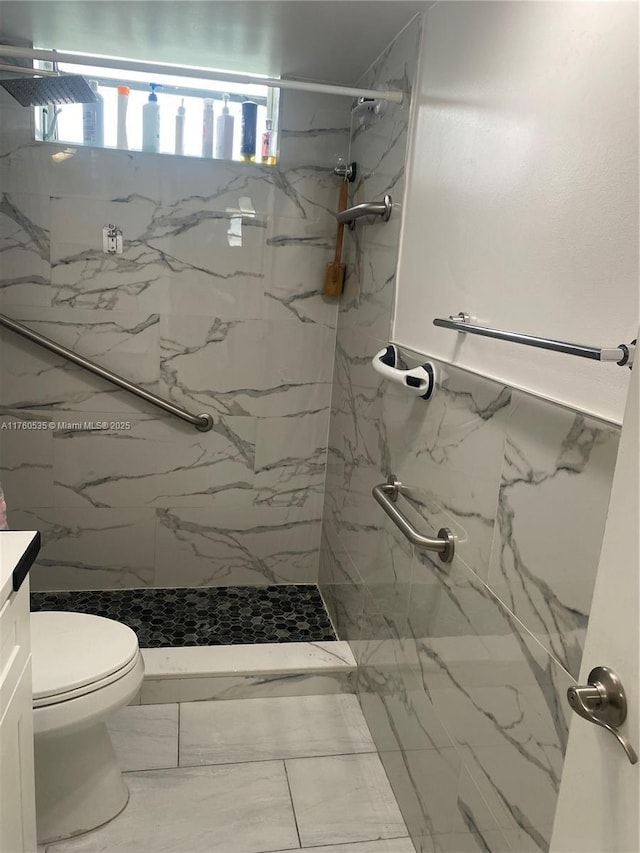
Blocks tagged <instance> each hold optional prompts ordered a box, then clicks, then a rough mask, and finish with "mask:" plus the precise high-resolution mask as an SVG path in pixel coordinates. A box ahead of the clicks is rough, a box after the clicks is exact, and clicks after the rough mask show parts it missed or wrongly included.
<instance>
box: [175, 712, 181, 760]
mask: <svg viewBox="0 0 640 853" xmlns="http://www.w3.org/2000/svg"><path fill="white" fill-rule="evenodd" d="M177 704H178V732H177V737H176V767H180V720H181V718H182V702H178V703H177Z"/></svg>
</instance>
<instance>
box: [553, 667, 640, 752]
mask: <svg viewBox="0 0 640 853" xmlns="http://www.w3.org/2000/svg"><path fill="white" fill-rule="evenodd" d="M587 681H588V684H587V685H586V686H584V687H570V688H569V689H568V690H567V700H568V702H569V705H570V706H571V709H572V710H573V711H575V712H576V714H578V715H579V716H580V717H582V718H583V719H585V720H588V721H589V722H590V723H594V724H595V725H596V726H601V727H602V728H603V729H606V730H607V731H608V732H611V734H612V735H613V736H614V737H615V738H616V739H617V741H618V743H619V744H620V746H621V747H622V748H623V749H624V751H625V753H626V755H627V758H628V759H629V761H630V762H631V764H636V763H637V761H638V756H637V754H636V751H635V750H634V748H633V747H632V746H631V744H630V743H629V740H628V739H627V738H626V737H625V736H624V735H622V734H620V732H619V731H618V726H621V725H622V723H624V721H625V720H626V718H627V697H626V694H625V692H624V688H623V686H622V682H621V681H620V679H619V678H618V676H617V675H616V673H615V672H614V671H613V670H612V669H609V667H607V666H597V667H596V668H595V669H592V670H591V672H590V673H589V678H588V679H587Z"/></svg>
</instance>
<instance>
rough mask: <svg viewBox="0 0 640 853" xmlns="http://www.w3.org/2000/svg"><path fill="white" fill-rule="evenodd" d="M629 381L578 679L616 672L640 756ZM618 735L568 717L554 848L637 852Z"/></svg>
mask: <svg viewBox="0 0 640 853" xmlns="http://www.w3.org/2000/svg"><path fill="white" fill-rule="evenodd" d="M639 375H640V365H638V364H636V366H635V367H634V369H633V371H632V375H631V386H630V389H629V397H628V400H627V406H626V411H625V416H624V423H623V426H622V436H621V439H620V449H619V452H618V459H617V463H616V469H615V474H614V479H613V489H612V492H611V502H610V504H609V515H608V518H607V524H606V528H605V533H604V539H603V542H602V552H601V555H600V563H599V567H598V576H597V579H596V585H595V590H594V597H593V604H592V608H591V616H590V619H589V629H588V633H587V639H586V644H585V649H584V655H583V657H582V669H581V672H580V684H585V685H586V683H587V676H588V674H589V672H590V670H591V669H593V668H594V667H595V666H607V667H610V668H611V669H613V670H614V671H615V672H616V673H617V674H618V675H619V676H620V679H621V681H622V684H623V686H624V689H625V691H626V694H627V702H628V717H627V720H626V722H625V723H624V724H623V725H622V726H621V727H620V731H621V732H622V733H623V734H625V735H626V736H627V737H628V738H629V740H630V741H631V744H632V746H633V747H634V749H635V750H636V752H637V753H639V754H640V726H639V719H640V717H639V712H638V709H639V701H640V690H639V685H638V644H639V640H640V631H639V626H638V610H639V607H638V593H639V584H638V576H639V573H640V559H639V555H638V554H639V534H638V520H639V517H640V516H639V506H638V504H639V501H638V448H639V445H640V438H639V432H638V405H639V403H638V382H639ZM639 768H640V763H639V764H635V765H632V764H630V763H629V760H628V758H627V757H626V755H625V753H624V751H623V749H622V747H621V746H620V744H619V743H618V742H617V741H616V739H615V737H614V736H613V735H611V734H610V733H609V732H607V731H605V730H604V729H602V728H600V727H598V726H596V725H594V724H592V723H589V722H587V721H586V720H583V719H582V718H580V717H579V716H577V714H574V715H572V721H571V728H570V731H569V744H568V749H567V756H566V760H565V764H564V771H563V774H562V783H561V786H560V796H559V798H558V808H557V811H556V818H555V823H554V827H553V836H552V839H551V853H578V851H579V853H639V851H640V836H639V829H638V828H639V820H638V813H639V808H640V803H639V800H638V773H639V772H640V770H639Z"/></svg>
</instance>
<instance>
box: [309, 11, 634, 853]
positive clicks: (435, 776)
mask: <svg viewBox="0 0 640 853" xmlns="http://www.w3.org/2000/svg"><path fill="white" fill-rule="evenodd" d="M419 30H420V26H419V22H414V23H413V25H410V26H409V27H408V28H407V29H406V30H405V31H404V32H403V33H402V34H401V35H400V36H399V37H398V39H396V41H395V42H394V43H393V44H392V45H391V46H390V48H389V49H388V50H387V51H385V53H384V54H383V55H382V57H381V58H380V60H379V61H378V62H377V63H376V64H375V66H374V67H373V68H372V69H371V70H370V72H369V75H368V76H366V77H365V78H364V81H366V85H370V86H375V85H379V84H381V83H385V82H387V81H388V80H390V79H392V78H395V79H396V80H398V79H403V80H405V81H406V82H408V83H409V85H410V81H411V79H412V75H413V70H414V68H415V66H414V65H413V62H414V60H415V58H416V55H417V52H416V51H417V49H416V45H417V43H418V40H419ZM392 69H393V71H392ZM406 82H405V85H406ZM405 126H406V125H405ZM405 140H406V132H405V130H404V129H403V118H402V115H401V113H398V112H396V113H394V112H393V110H392V111H391V112H387V113H385V115H384V116H383V117H382V118H381V119H380V120H379V121H377V122H374V123H373V124H372V125H370V126H368V127H364V126H362V127H360V126H358V127H357V128H355V132H354V133H353V135H352V149H351V156H352V157H353V158H354V159H356V160H357V161H358V163H359V164H361V165H362V168H361V171H360V182H359V183H358V186H357V188H354V195H355V196H356V197H357V198H358V200H364V199H371V198H375V197H377V195H378V194H379V193H382V192H384V191H385V188H387V189H388V188H390V187H392V188H393V189H392V190H390V189H389V191H390V192H391V193H392V195H393V199H394V203H395V202H397V203H399V204H400V205H401V203H402V189H403V172H402V162H403V158H404V145H405ZM392 164H396V165H398V164H399V167H400V168H399V169H395V168H394V167H393V166H392ZM395 213H396V211H394V214H393V215H392V218H391V220H390V222H389V223H388V224H387V225H386V226H383V227H381V226H377V227H376V225H370V226H359V227H358V228H357V229H356V231H355V233H354V234H352V235H350V238H349V240H348V242H347V244H346V249H347V269H348V276H347V285H346V289H345V295H344V297H343V299H342V301H341V305H340V312H339V315H338V327H337V340H336V358H335V364H334V375H333V393H332V402H331V421H330V425H329V448H328V463H327V478H326V492H325V503H324V514H323V532H322V548H321V560H320V587H321V590H322V592H323V595H324V596H325V601H326V602H327V606H328V608H329V611H330V613H331V615H332V618H333V620H334V623H335V625H336V628H337V630H338V634H339V636H340V637H341V638H343V639H349V641H350V644H351V646H352V649H353V651H354V655H355V657H356V660H357V662H358V667H359V669H358V695H359V698H360V702H361V705H362V708H363V710H364V713H365V717H366V719H367V722H368V724H369V727H370V729H371V732H372V734H373V737H374V741H375V743H376V746H377V748H378V750H379V751H380V754H381V758H382V760H383V763H384V766H385V769H386V771H387V775H388V776H389V779H390V781H391V784H392V787H393V789H394V791H395V794H396V797H397V800H398V802H399V804H400V807H401V810H402V812H403V816H404V818H405V821H406V824H407V827H408V828H409V832H410V834H411V837H412V840H413V842H414V845H415V847H416V850H418V851H424V853H436V851H443V853H444V851H455V853H466V851H483V853H487V851H489V852H490V853H507V851H512V853H540V852H541V851H542V852H543V853H546V851H548V848H549V840H550V835H551V828H552V823H553V816H554V810H555V804H556V799H557V794H558V789H559V784H560V779H561V775H562V766H563V760H564V752H565V747H566V743H567V737H568V730H569V723H570V720H569V718H568V713H569V711H568V705H567V703H566V698H565V694H566V689H567V687H568V686H569V685H571V684H572V683H574V682H573V679H574V677H575V675H576V674H577V672H578V670H579V667H580V658H581V650H582V642H583V638H584V633H585V630H586V625H587V621H588V615H589V607H590V602H591V594H592V591H593V584H594V579H595V571H596V566H597V562H598V555H599V545H600V540H601V537H602V530H603V528H604V523H605V519H606V513H607V504H608V499H609V491H610V488H611V480H612V475H613V466H614V462H615V454H616V449H617V441H618V429H617V428H616V427H612V426H610V425H608V424H605V423H601V422H598V421H596V420H594V419H592V418H585V417H582V416H581V415H580V414H579V413H576V412H574V411H571V410H570V409H567V408H563V407H561V406H556V405H553V404H550V403H547V402H546V401H544V400H540V399H535V398H533V397H531V396H529V395H526V394H524V393H522V392H519V391H514V390H513V389H511V388H508V387H505V386H503V385H501V384H500V383H497V382H495V381H493V380H489V379H485V378H483V377H480V376H476V375H472V374H470V373H468V372H466V371H461V370H459V369H457V368H455V367H451V366H446V367H445V366H443V365H438V364H437V363H436V367H437V368H438V380H437V387H436V391H435V394H434V396H433V398H432V399H431V400H430V401H428V402H426V401H423V400H421V399H419V398H416V397H412V396H409V395H407V394H406V392H405V391H403V390H402V389H401V388H399V387H397V386H395V385H392V384H391V383H389V382H387V381H385V380H382V379H381V378H380V377H379V376H378V375H377V374H376V373H375V372H374V371H373V369H372V367H371V358H372V357H373V355H374V354H375V353H376V352H377V351H379V350H380V349H382V348H383V347H384V346H386V344H387V343H388V335H389V334H390V331H389V330H390V322H391V313H392V307H393V299H394V286H395V266H396V261H397V233H396V232H394V231H393V227H394V226H393V223H394V217H395ZM425 263H428V259H425ZM403 356H404V358H405V361H406V362H407V364H408V366H411V367H413V366H415V365H417V364H419V363H421V361H424V360H425V356H419V355H418V354H416V353H409V352H405V353H403ZM389 473H394V474H396V476H398V478H399V479H400V480H401V481H402V483H403V484H404V485H405V487H406V490H407V493H406V496H404V497H402V498H400V501H401V504H400V506H401V508H402V510H403V512H404V513H405V514H406V515H407V516H408V517H409V518H410V519H411V521H412V523H413V524H414V525H415V526H416V527H417V528H418V529H419V530H421V531H424V532H425V533H432V534H433V533H435V531H437V530H438V528H439V527H440V526H447V527H450V528H451V529H452V530H453V532H454V534H455V535H456V538H457V552H456V557H455V560H454V562H453V563H452V564H447V565H445V564H443V563H442V562H441V561H440V560H439V559H438V557H437V556H436V555H435V554H433V555H430V554H428V553H427V552H423V551H418V550H416V549H414V548H412V547H411V546H408V544H407V542H406V540H402V539H400V538H399V537H398V535H397V531H396V530H395V529H394V528H392V527H390V524H389V521H388V519H387V518H386V516H385V515H384V514H383V511H382V509H381V508H380V507H379V506H378V505H377V504H376V503H375V502H374V500H373V499H372V497H371V488H372V487H373V486H374V485H375V484H376V483H379V482H383V481H384V480H385V479H386V477H387V475H388V474H389Z"/></svg>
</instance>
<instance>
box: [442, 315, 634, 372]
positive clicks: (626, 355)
mask: <svg viewBox="0 0 640 853" xmlns="http://www.w3.org/2000/svg"><path fill="white" fill-rule="evenodd" d="M433 325H434V326H441V327H442V328H444V329H453V330H454V331H456V332H466V333H468V334H470V335H482V336H483V337H485V338H497V339H498V340H501V341H511V342H512V343H515V344H524V345H525V346H528V347H538V348H539V349H548V350H553V351H554V352H564V353H566V354H567V355H578V356H580V357H581V358H590V359H593V360H594V361H615V363H616V364H618V365H620V367H623V366H624V365H626V366H627V367H629V368H631V366H632V364H633V357H634V354H635V349H636V343H637V341H635V340H634V341H631V343H630V344H618V346H617V347H591V346H585V345H583V344H571V343H568V342H567V341H556V340H554V339H553V338H538V337H535V336H534V335H524V334H521V333H520V332H507V331H505V330H503V329H491V328H489V327H488V326H478V325H476V324H474V323H472V322H471V318H470V317H469V315H468V314H465V313H464V312H462V311H461V312H460V313H459V314H457V315H456V316H450V317H449V319H448V320H444V319H441V318H436V319H435V320H434V321H433Z"/></svg>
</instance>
